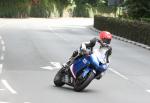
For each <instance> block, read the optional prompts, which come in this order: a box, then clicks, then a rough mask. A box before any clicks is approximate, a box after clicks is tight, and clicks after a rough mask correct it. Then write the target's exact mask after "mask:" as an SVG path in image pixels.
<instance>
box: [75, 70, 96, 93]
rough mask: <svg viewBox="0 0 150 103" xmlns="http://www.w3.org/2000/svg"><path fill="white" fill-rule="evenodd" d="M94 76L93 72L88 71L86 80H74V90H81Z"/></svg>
mask: <svg viewBox="0 0 150 103" xmlns="http://www.w3.org/2000/svg"><path fill="white" fill-rule="evenodd" d="M94 77H95V74H94V73H93V72H90V73H89V74H88V77H86V80H85V81H84V82H83V83H78V80H75V82H74V90H75V91H77V92H80V91H82V90H83V89H85V88H86V87H87V86H88V85H89V84H90V83H91V81H92V80H93V79H94Z"/></svg>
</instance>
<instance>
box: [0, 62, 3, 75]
mask: <svg viewBox="0 0 150 103" xmlns="http://www.w3.org/2000/svg"><path fill="white" fill-rule="evenodd" d="M2 70H3V64H0V74H1V73H2Z"/></svg>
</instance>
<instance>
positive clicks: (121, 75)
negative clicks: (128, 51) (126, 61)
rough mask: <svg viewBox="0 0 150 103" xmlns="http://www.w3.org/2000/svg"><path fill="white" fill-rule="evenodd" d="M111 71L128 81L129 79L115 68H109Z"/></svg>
mask: <svg viewBox="0 0 150 103" xmlns="http://www.w3.org/2000/svg"><path fill="white" fill-rule="evenodd" d="M109 70H110V71H112V72H113V73H115V74H117V75H118V76H120V77H121V78H123V79H126V80H128V78H127V77H126V76H124V75H123V74H121V73H119V72H117V71H116V70H114V69H113V68H109Z"/></svg>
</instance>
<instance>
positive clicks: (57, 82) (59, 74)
mask: <svg viewBox="0 0 150 103" xmlns="http://www.w3.org/2000/svg"><path fill="white" fill-rule="evenodd" d="M63 71H64V69H63V68H61V69H60V70H59V71H58V72H57V74H56V75H55V78H54V84H55V85H56V86H57V87H61V86H63V85H64V84H65V83H63V82H62V77H63Z"/></svg>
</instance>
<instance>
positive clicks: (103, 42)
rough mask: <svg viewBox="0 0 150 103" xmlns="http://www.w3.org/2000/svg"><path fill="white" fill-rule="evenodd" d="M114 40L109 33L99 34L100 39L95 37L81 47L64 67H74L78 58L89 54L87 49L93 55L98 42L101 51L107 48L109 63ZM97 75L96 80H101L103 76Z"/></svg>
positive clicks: (102, 32) (107, 60)
mask: <svg viewBox="0 0 150 103" xmlns="http://www.w3.org/2000/svg"><path fill="white" fill-rule="evenodd" d="M111 39H112V34H111V33H110V32H108V31H101V32H99V38H98V37H95V38H93V39H91V40H90V41H89V42H83V43H82V44H81V46H80V50H76V51H74V52H73V54H72V56H71V57H70V59H69V61H68V62H67V63H66V64H65V65H64V67H69V66H70V65H72V63H73V61H74V60H75V59H77V58H80V57H81V56H83V55H86V54H87V49H89V50H90V51H91V53H92V52H93V47H94V46H95V44H96V42H98V43H99V44H100V49H101V48H102V47H106V48H107V51H106V54H105V55H106V62H107V63H109V56H110V55H111V54H112V47H111V46H110V42H111ZM103 71H104V70H102V71H101V72H103ZM101 72H100V73H97V75H96V79H100V78H101V75H99V74H101Z"/></svg>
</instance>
